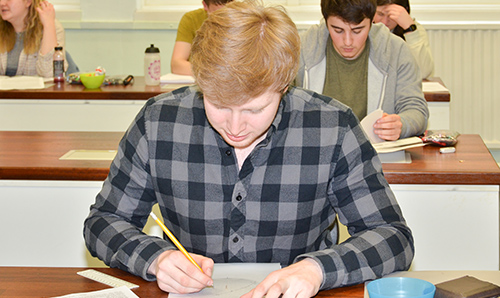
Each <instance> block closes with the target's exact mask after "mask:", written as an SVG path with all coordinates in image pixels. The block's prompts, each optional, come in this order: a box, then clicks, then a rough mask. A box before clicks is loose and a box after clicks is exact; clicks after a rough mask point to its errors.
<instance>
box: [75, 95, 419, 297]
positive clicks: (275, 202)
mask: <svg viewBox="0 0 500 298" xmlns="http://www.w3.org/2000/svg"><path fill="white" fill-rule="evenodd" d="M329 101H330V99H329V98H327V97H324V96H321V95H319V94H315V93H312V92H310V91H305V90H303V89H298V88H290V90H289V91H288V92H287V93H286V94H285V95H284V96H283V98H282V101H281V104H280V107H279V110H278V113H277V115H276V117H275V119H274V121H273V123H272V125H271V127H270V130H269V132H268V134H267V137H266V138H265V139H264V140H263V141H262V142H261V143H259V144H258V145H257V146H256V147H255V148H254V150H253V151H252V153H251V154H250V155H249V156H248V157H247V159H246V160H245V162H244V163H243V165H242V167H241V170H239V168H238V165H237V161H236V156H235V152H234V149H233V148H232V147H230V146H228V145H227V144H226V143H225V142H224V140H223V139H222V138H221V136H220V135H219V134H218V133H217V132H216V131H215V130H214V129H213V128H212V127H211V126H210V124H209V123H208V121H207V118H206V115H205V111H204V106H203V100H202V97H201V94H200V93H198V92H196V89H195V88H194V87H186V88H181V89H178V90H176V91H173V92H171V93H168V94H161V95H159V96H156V97H155V98H152V99H150V100H149V101H148V102H147V103H146V105H145V106H144V108H143V109H142V110H141V112H140V113H139V114H138V115H137V117H136V119H135V121H134V122H133V124H132V125H131V126H130V128H129V129H128V131H127V132H126V133H125V136H124V138H123V139H122V140H121V142H120V147H119V150H118V154H117V156H116V158H115V160H114V161H113V163H112V165H111V169H110V173H109V176H108V178H107V179H106V181H105V182H104V185H103V188H102V190H101V192H100V193H99V194H98V196H97V198H96V203H95V204H94V205H92V206H91V210H90V215H89V217H88V218H87V219H86V221H85V228H84V237H85V241H86V243H87V246H88V249H89V250H90V252H91V253H92V255H94V256H97V257H99V258H100V259H102V260H103V261H104V262H105V263H106V264H108V265H109V266H111V267H118V268H121V269H123V270H126V271H129V272H131V273H133V274H136V275H139V276H142V277H143V278H145V279H147V280H154V276H151V275H148V274H147V269H148V267H149V265H150V264H151V263H152V262H153V260H154V259H155V258H156V257H157V256H158V255H159V254H160V253H162V252H163V251H165V250H167V249H174V248H175V247H174V246H173V244H172V243H171V242H170V241H168V240H163V239H160V238H158V237H152V236H148V235H145V234H143V233H142V232H141V229H142V227H143V226H144V224H145V223H146V221H147V218H148V215H149V213H150V211H151V208H152V206H153V205H154V204H155V203H158V204H159V207H160V210H161V213H162V216H163V220H164V222H165V224H166V225H167V227H168V228H169V229H170V230H171V231H172V232H173V234H174V235H176V236H177V238H178V239H179V241H180V242H181V243H182V244H183V245H184V247H185V248H186V249H187V250H188V251H189V252H193V253H197V254H202V255H205V256H207V257H210V258H212V259H213V260H214V261H215V262H279V263H281V265H283V266H286V265H289V264H291V263H293V262H297V261H298V260H301V259H303V258H305V257H310V258H314V259H315V260H316V261H318V262H319V264H320V265H321V266H322V268H323V271H324V274H325V275H324V276H325V279H324V282H323V285H322V286H321V289H328V288H333V287H339V286H343V285H352V284H357V283H361V282H363V281H365V280H368V279H373V278H376V277H380V276H382V275H385V274H388V273H391V272H393V271H395V270H405V269H407V268H408V267H409V266H410V263H411V261H412V259H413V238H412V234H411V231H410V229H409V228H408V227H407V226H406V223H405V221H404V218H403V216H402V214H401V210H400V208H399V206H398V204H397V202H396V200H395V198H394V195H393V193H392V191H391V189H390V188H389V185H388V183H387V181H386V180H385V178H384V176H383V174H382V167H381V163H380V161H379V159H378V157H377V156H376V153H375V151H374V149H373V148H372V146H371V145H370V143H369V141H368V140H367V139H366V137H365V135H364V133H363V132H362V128H361V126H360V125H359V122H358V120H357V118H356V117H355V116H354V115H353V114H352V112H351V110H350V109H348V108H347V107H346V106H344V105H342V104H340V103H338V102H336V101H332V102H330V103H327V102H329ZM336 214H338V215H339V218H340V221H341V222H342V223H344V224H345V225H347V226H348V229H349V233H350V234H351V235H352V237H351V238H350V239H348V240H347V241H345V242H343V243H341V244H339V245H337V244H336V240H337V239H333V241H332V235H333V238H336V237H337V235H336V234H335V233H332V232H331V231H330V229H329V227H330V226H331V224H332V222H334V219H335V215H336Z"/></svg>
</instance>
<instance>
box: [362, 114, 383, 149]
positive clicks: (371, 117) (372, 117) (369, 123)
mask: <svg viewBox="0 0 500 298" xmlns="http://www.w3.org/2000/svg"><path fill="white" fill-rule="evenodd" d="M383 115H384V111H382V110H381V109H376V110H375V111H373V112H371V113H370V114H368V115H366V117H365V118H363V120H361V127H363V129H364V131H365V133H366V135H368V138H369V140H370V142H371V143H372V144H376V143H380V142H384V140H382V139H381V138H379V136H378V135H376V134H375V133H374V132H373V125H374V124H375V122H377V120H378V119H380V118H382V116H383Z"/></svg>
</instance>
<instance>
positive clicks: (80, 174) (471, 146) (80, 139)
mask: <svg viewBox="0 0 500 298" xmlns="http://www.w3.org/2000/svg"><path fill="white" fill-rule="evenodd" d="M122 135H123V133H121V132H53V131H51V132H22V131H0V179H5V180H6V179H22V180H95V181H103V180H104V179H105V178H106V176H107V174H108V171H109V166H110V164H111V161H108V160H104V161H102V160H101V161H95V160H59V158H60V157H61V156H63V155H64V154H65V153H67V152H68V151H69V150H77V149H85V150H114V149H116V148H117V147H118V143H119V140H120V139H121V137H122ZM456 149H457V150H456V152H455V153H448V154H441V153H439V147H435V146H431V145H428V146H425V147H419V148H413V149H409V150H407V152H409V153H410V154H411V159H412V163H410V164H383V170H384V174H385V177H386V178H387V181H389V183H391V184H486V185H488V184H489V185H500V168H499V167H498V165H497V163H496V162H495V160H494V159H493V157H492V156H491V154H490V152H489V151H488V149H487V148H486V146H485V145H484V142H483V141H482V139H481V137H480V136H479V135H461V136H460V137H459V139H458V143H457V145H456Z"/></svg>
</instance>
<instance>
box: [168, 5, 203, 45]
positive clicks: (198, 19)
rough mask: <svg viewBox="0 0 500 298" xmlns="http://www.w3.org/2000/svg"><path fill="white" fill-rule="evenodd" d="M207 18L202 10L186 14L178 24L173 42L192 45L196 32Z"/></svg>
mask: <svg viewBox="0 0 500 298" xmlns="http://www.w3.org/2000/svg"><path fill="white" fill-rule="evenodd" d="M207 17H208V14H207V12H206V11H205V9H203V8H199V9H196V10H193V11H188V12H186V13H185V14H184V15H183V16H182V18H181V21H180V22H179V27H178V28H177V37H176V39H175V41H184V42H188V43H193V39H194V37H195V35H196V31H198V29H200V27H201V25H203V22H204V21H205V20H206V19H207Z"/></svg>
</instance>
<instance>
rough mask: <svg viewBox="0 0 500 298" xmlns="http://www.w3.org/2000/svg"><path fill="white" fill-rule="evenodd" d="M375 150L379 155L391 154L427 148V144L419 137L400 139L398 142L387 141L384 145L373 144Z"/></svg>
mask: <svg viewBox="0 0 500 298" xmlns="http://www.w3.org/2000/svg"><path fill="white" fill-rule="evenodd" d="M372 145H373V148H375V150H376V151H377V153H389V152H396V151H400V150H405V149H410V148H415V147H422V146H425V145H426V143H424V142H423V141H422V139H420V138H419V137H411V138H405V139H399V140H397V141H385V142H382V143H376V144H372Z"/></svg>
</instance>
